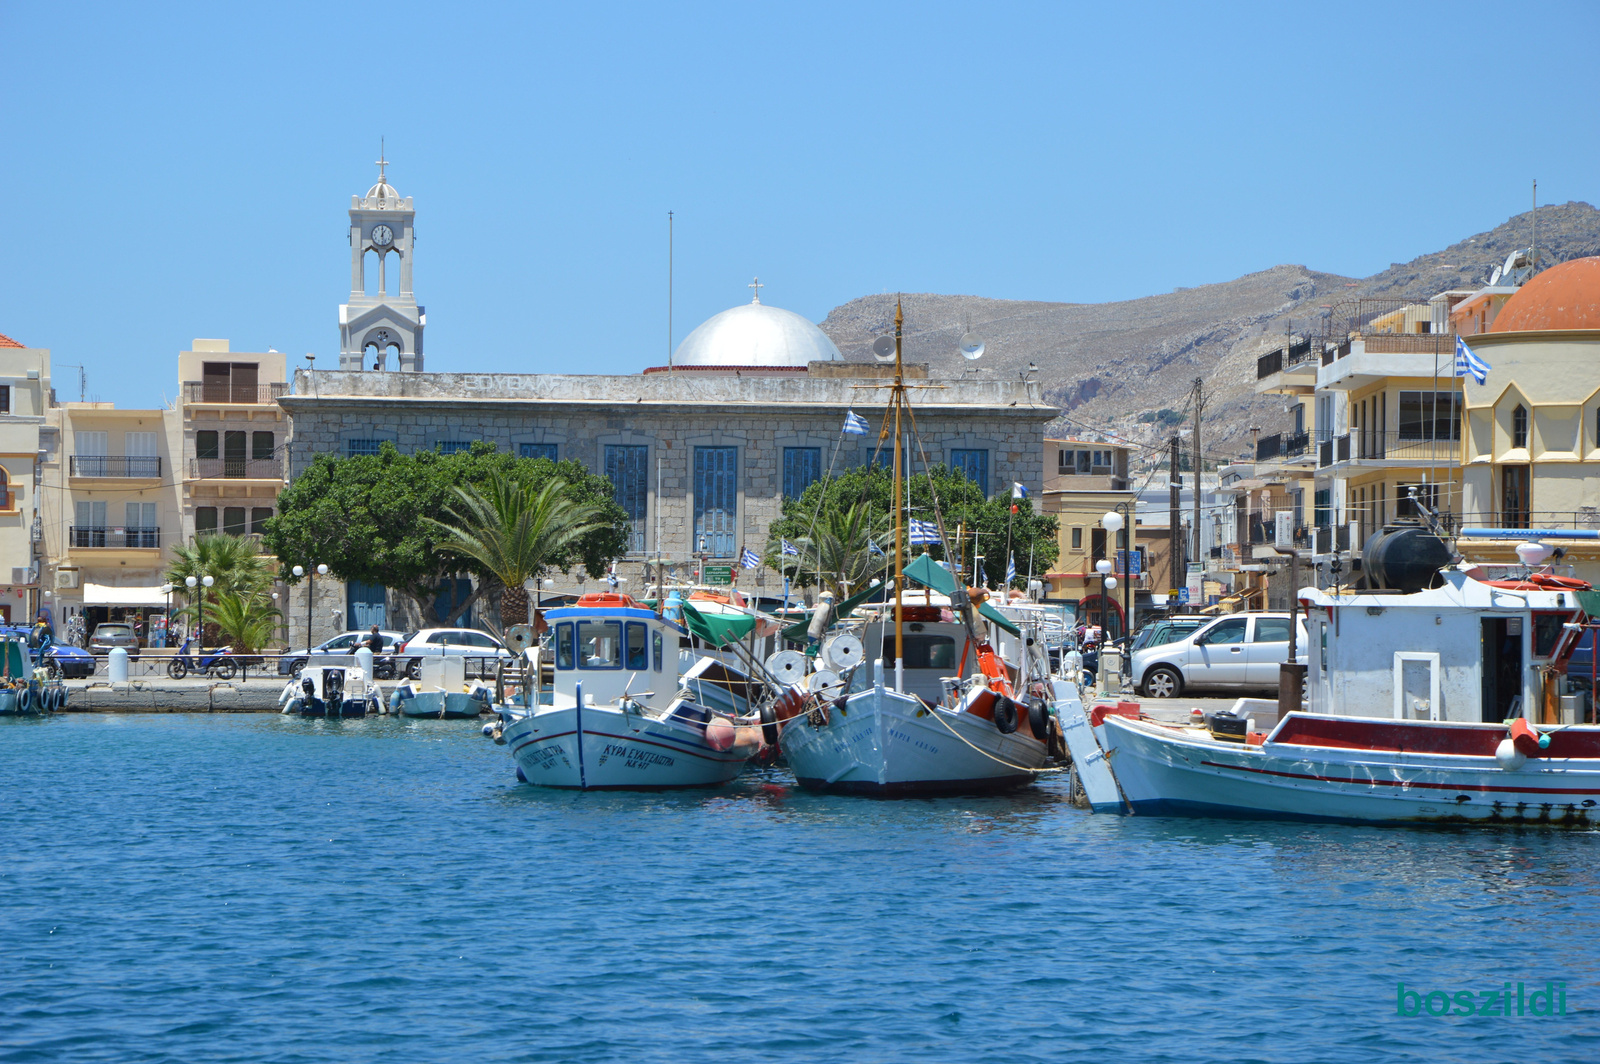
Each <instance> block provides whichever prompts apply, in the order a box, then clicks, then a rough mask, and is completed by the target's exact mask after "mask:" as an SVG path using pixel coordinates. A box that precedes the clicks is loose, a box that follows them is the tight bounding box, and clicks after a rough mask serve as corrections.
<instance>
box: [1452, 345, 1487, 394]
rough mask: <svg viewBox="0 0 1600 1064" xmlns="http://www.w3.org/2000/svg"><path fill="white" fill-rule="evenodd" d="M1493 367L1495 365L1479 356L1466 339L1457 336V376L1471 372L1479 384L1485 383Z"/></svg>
mask: <svg viewBox="0 0 1600 1064" xmlns="http://www.w3.org/2000/svg"><path fill="white" fill-rule="evenodd" d="M1493 368H1494V367H1493V366H1491V365H1489V363H1487V362H1485V361H1484V360H1483V359H1481V358H1479V357H1478V356H1477V355H1476V354H1475V353H1474V352H1473V350H1472V348H1470V347H1468V346H1467V342H1466V341H1465V340H1463V339H1462V338H1461V337H1459V336H1457V337H1456V376H1457V377H1465V376H1466V375H1467V374H1469V373H1470V374H1472V379H1473V380H1475V381H1477V382H1478V383H1479V384H1484V383H1486V382H1487V381H1488V380H1489V371H1490V370H1491V369H1493Z"/></svg>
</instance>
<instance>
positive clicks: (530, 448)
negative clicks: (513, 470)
mask: <svg viewBox="0 0 1600 1064" xmlns="http://www.w3.org/2000/svg"><path fill="white" fill-rule="evenodd" d="M517 456H518V457H519V458H548V459H550V461H552V462H555V461H559V459H557V458H556V445H555V444H553V443H519V444H517Z"/></svg>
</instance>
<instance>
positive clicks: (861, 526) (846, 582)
mask: <svg viewBox="0 0 1600 1064" xmlns="http://www.w3.org/2000/svg"><path fill="white" fill-rule="evenodd" d="M887 537H888V533H879V534H878V535H873V533H872V508H871V507H870V506H869V505H868V504H867V503H857V504H856V505H854V506H851V507H848V508H847V509H838V508H834V507H829V508H826V509H824V510H823V511H822V512H821V513H820V514H818V515H817V522H816V527H815V528H813V529H812V531H811V535H809V536H802V537H801V539H800V542H799V543H797V544H795V546H797V547H799V549H800V557H799V559H798V560H795V559H792V558H783V557H782V555H781V553H780V554H779V555H778V558H779V561H780V563H787V565H788V567H790V568H798V569H799V570H800V571H801V572H805V573H815V574H818V579H819V580H820V581H821V583H822V584H823V586H824V587H826V588H827V589H828V590H829V591H832V592H833V593H834V595H835V596H837V597H838V598H839V599H840V600H843V599H846V598H849V597H850V596H851V595H852V594H856V593H859V592H861V591H863V590H865V588H866V586H867V584H868V583H870V582H871V580H872V578H873V577H875V576H877V575H878V574H879V573H881V572H883V570H884V568H885V566H886V565H887V564H888V558H887V556H886V551H885V549H884V547H885V542H884V541H885V540H886V539H887ZM768 553H769V554H772V553H774V552H773V551H771V550H769V551H768Z"/></svg>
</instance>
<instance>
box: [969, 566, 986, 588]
mask: <svg viewBox="0 0 1600 1064" xmlns="http://www.w3.org/2000/svg"><path fill="white" fill-rule="evenodd" d="M973 575H974V576H976V577H977V579H976V580H975V581H973V584H972V586H973V587H988V586H989V574H987V573H985V572H984V571H983V563H982V562H979V563H978V570H977V572H975V573H974V574H973Z"/></svg>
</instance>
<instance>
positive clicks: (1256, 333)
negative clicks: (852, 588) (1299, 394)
mask: <svg viewBox="0 0 1600 1064" xmlns="http://www.w3.org/2000/svg"><path fill="white" fill-rule="evenodd" d="M1530 233H1531V221H1530V216H1529V215H1528V214H1527V213H1523V214H1519V215H1515V216H1513V217H1512V218H1510V219H1508V220H1507V221H1506V222H1505V223H1504V224H1502V225H1499V226H1497V227H1495V228H1494V229H1491V230H1489V231H1488V232H1486V233H1478V234H1476V235H1474V236H1470V237H1467V238H1466V239H1464V240H1461V241H1459V242H1457V243H1455V244H1452V245H1450V246H1449V247H1447V248H1445V249H1443V250H1441V251H1436V252H1432V253H1430V254H1427V255H1422V256H1419V257H1417V258H1415V259H1412V260H1411V261H1410V262H1404V263H1395V264H1393V265H1392V266H1390V267H1389V268H1388V269H1387V270H1383V271H1382V272H1379V273H1376V274H1373V275H1372V276H1371V277H1365V278H1352V277H1341V276H1339V275H1337V274H1330V273H1319V272H1317V271H1315V270H1312V269H1309V268H1307V267H1305V266H1274V267H1273V268H1272V269H1269V270H1262V271H1261V272H1259V273H1251V274H1246V275H1245V276H1243V277H1240V278H1237V279H1235V280H1232V281H1226V282H1222V283H1219V284H1209V285H1201V286H1199V287H1195V288H1183V289H1179V290H1177V291H1174V292H1169V293H1166V294H1164V295H1156V296H1146V297H1145V298H1142V299H1131V300H1125V301H1122V302H1117V303H1043V302H1023V301H1018V300H1005V299H989V298H985V297H982V296H957V295H931V294H925V293H912V294H906V295H905V296H904V297H903V298H904V300H905V312H906V326H907V333H906V355H907V358H908V359H910V360H913V361H917V362H928V363H931V364H932V365H933V366H934V369H935V372H945V373H960V372H963V371H966V370H969V369H970V368H971V366H970V365H969V364H968V363H966V362H965V361H964V360H963V359H962V358H961V356H960V354H959V352H958V351H957V350H956V345H957V341H958V340H959V338H960V336H961V334H962V333H963V332H964V331H966V330H967V329H968V328H970V329H971V331H972V332H974V333H976V334H977V335H978V336H980V337H981V338H982V339H983V341H984V342H985V344H986V345H987V350H986V353H985V355H984V358H983V359H982V361H981V362H980V363H978V365H979V366H981V367H982V368H981V369H980V370H979V372H981V373H983V374H985V375H1006V376H1009V375H1011V374H1015V373H1021V372H1024V371H1026V369H1027V367H1028V365H1029V363H1033V364H1035V365H1037V366H1038V368H1039V379H1040V380H1042V381H1043V382H1044V387H1045V395H1046V397H1047V398H1048V399H1049V400H1050V401H1051V402H1053V403H1055V404H1056V405H1058V406H1060V407H1061V408H1062V410H1063V411H1064V412H1065V415H1064V417H1063V419H1062V420H1061V421H1059V422H1057V423H1056V425H1054V426H1053V427H1052V430H1053V431H1059V432H1061V433H1062V434H1077V433H1081V432H1083V431H1085V430H1094V429H1099V430H1110V431H1113V432H1116V433H1117V434H1118V435H1121V436H1125V437H1127V438H1129V439H1133V440H1136V441H1140V442H1148V443H1150V444H1151V445H1156V444H1158V443H1159V441H1160V439H1163V438H1164V437H1165V435H1166V433H1167V432H1168V431H1170V430H1159V431H1158V430H1157V429H1156V428H1155V427H1154V426H1153V425H1150V424H1142V423H1140V422H1139V420H1138V419H1139V415H1141V414H1153V413H1154V412H1155V411H1158V410H1161V409H1163V408H1170V409H1174V410H1184V411H1187V410H1188V409H1189V407H1188V405H1187V404H1188V397H1189V391H1190V386H1191V384H1192V382H1193V380H1194V378H1196V377H1200V378H1201V379H1202V380H1204V381H1205V390H1206V394H1207V396H1208V398H1207V407H1206V412H1205V424H1204V426H1203V433H1204V437H1205V438H1204V445H1205V449H1206V453H1207V454H1208V455H1212V456H1216V455H1228V454H1238V453H1241V451H1242V450H1243V449H1244V448H1246V447H1248V445H1249V441H1250V428H1251V427H1252V426H1259V427H1260V428H1261V429H1263V430H1264V431H1265V432H1268V433H1271V432H1275V431H1277V430H1278V429H1280V428H1282V427H1285V424H1286V414H1285V410H1284V405H1283V402H1282V400H1281V399H1278V398H1276V397H1272V396H1258V395H1256V394H1255V392H1254V386H1255V360H1256V358H1257V357H1258V356H1259V355H1261V354H1264V353H1266V352H1267V351H1270V350H1272V349H1273V348H1275V347H1278V346H1281V345H1282V342H1283V333H1284V330H1285V328H1286V327H1288V325H1289V324H1290V322H1291V321H1292V322H1293V324H1294V327H1295V329H1296V330H1297V331H1299V330H1302V329H1304V328H1305V327H1306V324H1307V323H1308V322H1309V321H1311V320H1312V319H1313V318H1315V317H1317V316H1318V315H1320V313H1321V308H1322V307H1323V306H1324V305H1327V304H1332V303H1337V302H1339V301H1341V300H1347V299H1354V298H1361V297H1384V298H1407V299H1419V300H1425V299H1427V298H1428V297H1429V296H1432V295H1434V294H1436V293H1438V292H1440V291H1444V290H1445V289H1449V288H1475V287H1478V286H1479V285H1482V284H1483V283H1484V282H1485V280H1486V279H1487V275H1488V272H1489V270H1490V269H1491V268H1492V267H1493V266H1495V265H1498V264H1499V263H1501V262H1504V261H1505V258H1506V256H1507V255H1508V254H1510V253H1511V252H1512V251H1513V250H1515V249H1517V248H1522V247H1526V246H1527V244H1528V240H1529V236H1530ZM1539 247H1540V249H1541V251H1542V252H1544V253H1545V254H1546V256H1547V258H1546V260H1545V261H1546V262H1547V263H1554V262H1561V261H1565V260H1567V259H1572V258H1580V257H1582V256H1585V255H1596V254H1600V210H1596V209H1595V208H1594V207H1591V206H1590V205H1589V204H1587V203H1576V202H1574V203H1566V204H1562V205H1560V206H1550V207H1540V208H1539ZM894 301H895V297H894V296H893V295H875V296H865V297H863V298H860V299H855V300H851V301H850V302H849V303H846V304H844V305H842V306H839V307H835V308H834V310H833V311H832V312H831V313H830V314H829V315H828V317H827V320H826V321H824V322H823V323H822V329H823V331H824V332H826V333H827V334H828V336H829V337H831V338H832V339H833V341H834V343H836V344H838V346H839V350H840V351H841V352H843V353H844V356H845V357H846V358H847V359H849V360H851V361H862V362H864V361H869V360H870V359H871V357H872V356H871V353H870V350H869V348H870V345H871V343H872V340H873V338H874V337H877V336H880V335H883V334H884V333H888V332H892V330H893V321H894Z"/></svg>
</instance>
